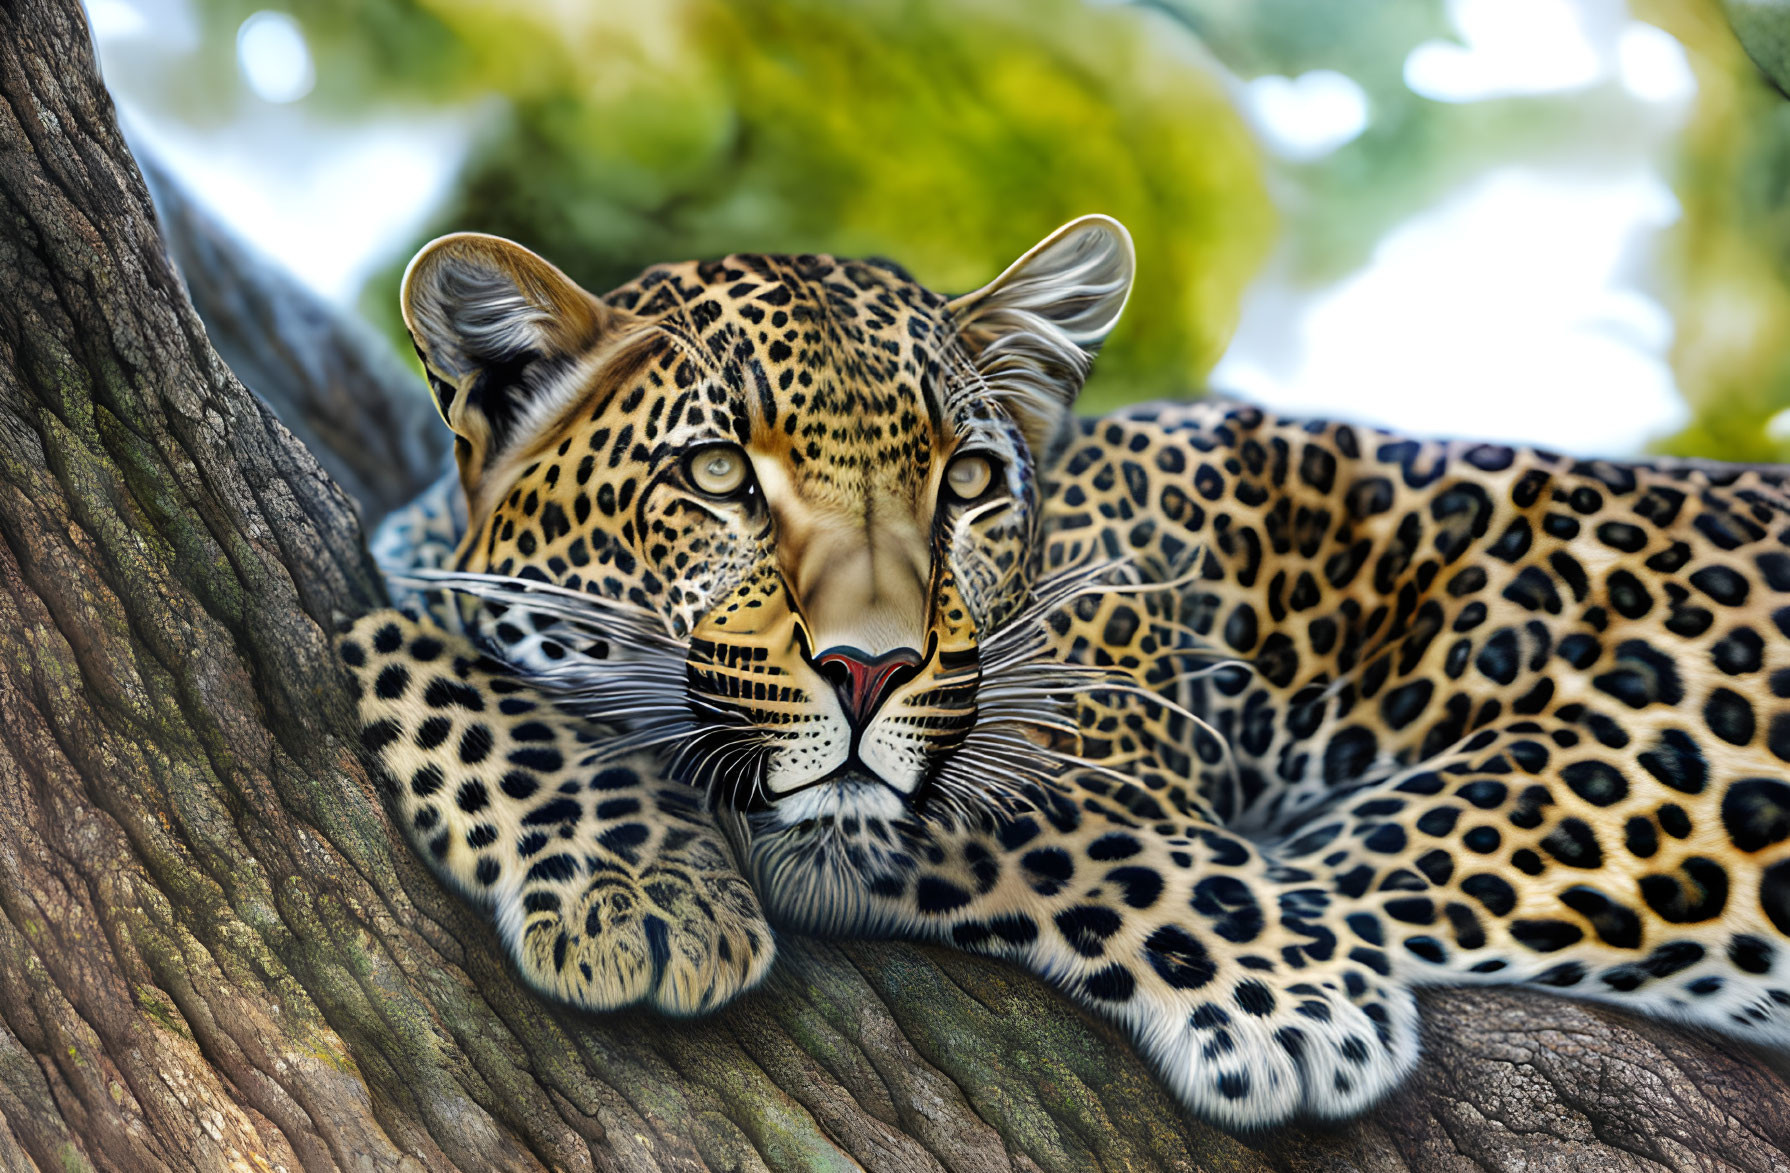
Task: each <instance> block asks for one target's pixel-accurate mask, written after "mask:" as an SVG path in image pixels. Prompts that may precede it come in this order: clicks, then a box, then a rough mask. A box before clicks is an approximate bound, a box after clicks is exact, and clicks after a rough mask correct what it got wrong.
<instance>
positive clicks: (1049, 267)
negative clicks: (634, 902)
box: [403, 216, 1134, 810]
mask: <svg viewBox="0 0 1790 1173" xmlns="http://www.w3.org/2000/svg"><path fill="white" fill-rule="evenodd" d="M1133 265H1134V258H1133V253H1132V246H1131V241H1130V238H1129V236H1128V235H1127V233H1126V232H1125V230H1124V228H1123V227H1121V226H1120V225H1119V224H1118V223H1116V222H1115V221H1113V220H1110V219H1108V218H1106V217H1102V216H1090V217H1086V218H1084V219H1080V220H1077V221H1074V222H1073V223H1071V224H1069V225H1067V226H1065V227H1064V228H1062V229H1060V230H1058V231H1057V232H1056V233H1054V234H1052V235H1051V236H1050V237H1048V238H1047V239H1046V240H1044V241H1043V242H1042V243H1040V244H1039V245H1037V246H1036V247H1035V248H1033V249H1032V250H1031V251H1030V252H1028V253H1026V254H1025V255H1024V256H1023V257H1021V258H1020V259H1019V260H1018V261H1016V262H1015V263H1014V264H1013V265H1012V266H1010V267H1009V268H1008V269H1007V270H1006V272H1004V273H1002V274H1001V275H1000V276H999V277H998V278H996V279H995V280H994V281H993V282H992V283H990V284H989V285H987V286H986V287H984V288H982V289H980V290H977V291H976V292H974V293H970V294H967V295H965V296H962V297H958V298H955V299H951V300H947V299H946V298H944V297H941V296H939V295H937V294H935V293H932V292H931V291H929V290H927V289H925V288H923V287H922V286H920V285H918V284H916V283H915V282H914V281H913V280H911V279H910V278H909V277H908V276H907V275H906V274H905V273H904V272H902V271H901V270H900V269H899V268H898V267H896V266H894V265H892V264H889V263H887V262H884V261H851V260H837V259H834V258H831V257H825V256H763V255H736V256H730V257H727V258H726V259H724V260H719V261H706V262H701V263H696V262H691V263H685V264H671V265H661V266H657V267H654V268H652V269H649V270H647V271H646V272H645V273H643V274H642V275H641V276H640V277H639V278H637V279H636V280H635V281H633V282H631V283H629V284H627V285H625V286H623V287H621V288H619V289H617V290H614V291H613V292H611V293H609V294H607V295H605V296H602V297H597V296H593V295H592V294H590V293H587V292H586V291H585V290H583V289H581V288H580V287H579V286H578V285H576V284H575V283H573V282H572V281H571V280H570V279H568V278H567V277H566V276H565V275H564V274H562V273H561V272H560V271H559V270H558V269H556V268H554V267H553V266H552V265H550V264H549V263H547V262H546V261H544V260H542V259H541V258H540V257H538V256H536V255H534V254H533V253H531V252H529V251H527V250H526V249H524V248H522V247H520V246H518V245H515V244H512V243H510V242H508V241H505V240H500V239H497V238H494V237H488V236H478V235H470V234H460V235H455V236H449V237H446V238H443V239H441V240H438V241H436V242H434V243H432V244H430V245H429V246H428V247H426V248H425V249H424V250H423V251H422V252H421V253H420V254H419V255H418V256H417V258H416V259H415V260H414V261H413V262H412V263H411V266H410V269H409V271H408V273H407V274H406V276H405V281H404V294H403V297H404V315H405V321H406V323H407V325H408V326H409V328H410V332H411V335H412V337H413V338H414V340H415V342H416V346H417V350H418V353H419V354H420V355H421V357H422V360H423V363H424V365H425V367H426V368H427V371H428V375H429V383H430V386H431V388H432V390H433V392H434V395H435V399H436V405H437V407H438V408H439V409H440V411H441V414H442V416H443V418H444V419H445V420H446V421H447V424H448V426H449V427H450V428H451V429H452V430H453V431H454V433H455V436H456V441H455V453H456V457H457V459H458V463H459V468H460V477H461V483H462V485H463V487H464V489H465V492H466V498H467V504H468V515H469V517H470V519H471V523H470V526H469V529H468V532H467V535H466V538H465V540H464V542H463V544H462V545H461V547H460V550H459V554H458V570H459V571H461V572H480V573H484V574H489V575H493V576H499V577H500V578H501V579H502V580H504V581H502V582H499V583H495V584H493V583H491V582H489V581H487V582H485V583H484V584H483V585H482V586H479V587H478V589H480V590H481V591H483V593H485V594H486V596H487V598H488V599H494V600H496V601H497V602H498V603H499V604H500V605H499V606H497V607H495V608H493V609H491V610H489V611H487V612H485V613H484V618H483V619H482V620H481V622H482V623H483V626H484V629H485V632H486V634H487V635H490V636H492V637H493V638H494V640H495V642H496V644H497V645H498V646H499V648H501V649H506V651H505V652H504V654H506V655H507V656H508V658H510V659H512V660H513V661H516V662H518V663H519V664H520V666H521V667H523V668H524V669H526V670H528V671H530V672H531V673H532V674H534V675H536V676H537V677H545V678H550V679H552V680H556V681H558V682H559V683H561V684H562V685H563V686H564V687H565V688H566V689H567V690H568V694H567V695H568V697H569V698H570V699H571V701H572V702H574V703H579V704H583V705H584V706H585V707H586V708H587V709H588V711H590V712H591V713H592V714H593V715H594V716H597V717H601V718H605V719H607V720H609V721H611V722H613V723H614V724H617V725H620V726H621V727H623V728H624V729H625V730H627V731H629V733H628V736H627V738H626V739H625V741H626V744H628V745H635V746H639V745H655V746H658V747H659V748H661V749H662V750H663V751H664V752H665V753H666V754H667V755H668V758H669V760H670V762H671V765H672V767H673V769H674V772H678V773H680V774H681V775H682V776H684V777H686V778H688V779H689V780H690V781H692V782H695V783H697V784H700V785H705V786H707V787H708V788H710V789H711V790H713V791H716V792H718V793H719V795H720V796H722V797H723V798H725V799H727V800H729V801H731V802H733V803H735V804H738V805H748V804H765V803H768V804H772V805H773V806H775V807H778V808H782V809H785V810H796V809H800V810H818V809H823V808H824V807H825V806H826V804H827V803H829V802H833V803H836V802H838V801H839V800H840V798H841V796H845V795H849V794H863V793H866V792H874V793H877V794H880V795H881V796H882V800H883V801H885V802H886V801H887V800H888V799H889V797H890V796H891V795H893V796H896V797H898V798H901V799H903V800H912V799H913V798H914V796H916V795H918V794H919V793H921V792H922V791H924V790H925V788H926V787H927V784H928V782H929V781H931V780H933V779H934V778H936V777H937V776H938V774H939V772H940V770H941V767H942V766H943V765H944V764H945V763H946V762H947V761H948V760H949V759H950V758H951V756H952V754H953V753H954V752H955V751H957V750H958V749H959V747H961V746H962V745H963V744H964V742H965V739H966V737H968V736H969V735H970V734H971V732H972V730H974V729H975V728H976V726H977V725H978V722H979V721H986V720H988V719H989V714H990V712H992V711H998V709H999V705H998V704H995V703H994V702H995V701H997V700H998V699H999V698H998V697H995V696H989V695H985V694H988V693H990V692H995V691H998V690H992V689H990V688H988V687H985V685H984V680H983V676H984V673H983V662H984V658H985V653H986V650H987V647H988V645H989V641H990V640H991V639H993V638H994V637H995V636H996V635H997V634H998V633H999V632H1000V631H1001V630H1002V628H1003V625H1006V624H1009V623H1010V622H1012V621H1013V620H1014V617H1015V616H1016V615H1018V614H1020V613H1021V612H1022V610H1023V609H1024V608H1025V607H1026V606H1027V603H1028V599H1029V598H1030V597H1031V592H1032V589H1033V582H1032V575H1033V574H1034V573H1035V567H1036V563H1037V559H1036V558H1035V557H1034V545H1035V543H1036V540H1037V530H1038V516H1039V501H1038V493H1039V488H1038V470H1039V467H1040V465H1041V464H1042V463H1044V462H1046V461H1048V460H1049V459H1050V457H1051V455H1052V453H1053V450H1054V448H1055V447H1056V446H1057V445H1058V444H1060V443H1061V442H1062V440H1063V437H1064V436H1065V435H1066V432H1067V424H1068V418H1069V411H1070V405H1071V403H1072V401H1073V399H1074V397H1075V396H1076V394H1077V392H1078V391H1079V389H1080V386H1081V383H1082V381H1083V379H1084V377H1085V376H1086V374H1087V370H1088V365H1089V363H1090V361H1091V360H1092V358H1093V356H1094V354H1095V352H1096V351H1097V350H1098V348H1099V347H1100V344H1101V343H1102V341H1103V340H1104V339H1105V338H1106V336H1107V334H1108V332H1109V331H1110V330H1111V329H1112V327H1113V325H1114V324H1115V322H1116V321H1117V319H1118V317H1119V314H1120V311H1121V310H1122V308H1123V306H1124V304H1125V300H1126V297H1127V294H1128V292H1129V290H1130V286H1131V278H1132V271H1133ZM533 584H551V585H553V586H556V587H559V588H564V590H563V591H561V592H557V593H556V592H549V591H543V590H540V589H539V588H538V587H537V586H534V585H533ZM525 588H527V589H530V590H531V591H532V593H530V594H528V595H526V596H524V595H522V594H519V593H518V591H519V590H521V589H525ZM505 603H507V604H508V607H507V608H506V607H505V606H503V605H502V604H505ZM519 603H520V604H523V605H521V606H518V605H517V604H519ZM543 626H544V627H545V630H544V632H541V633H540V634H537V629H538V628H542V627H543ZM797 796H803V797H802V799H801V801H800V802H795V801H792V800H794V799H795V798H796V797H797Z"/></svg>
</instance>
